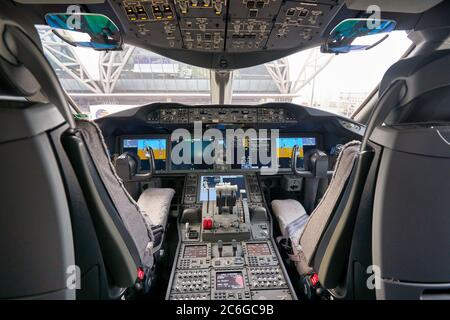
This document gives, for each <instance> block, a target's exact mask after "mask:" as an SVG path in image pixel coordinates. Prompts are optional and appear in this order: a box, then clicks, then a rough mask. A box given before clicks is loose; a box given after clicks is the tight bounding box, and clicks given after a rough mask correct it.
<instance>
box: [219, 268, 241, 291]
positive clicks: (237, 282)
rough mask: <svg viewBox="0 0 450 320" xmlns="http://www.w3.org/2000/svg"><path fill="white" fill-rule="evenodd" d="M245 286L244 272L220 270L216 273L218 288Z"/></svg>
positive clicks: (227, 288)
mask: <svg viewBox="0 0 450 320" xmlns="http://www.w3.org/2000/svg"><path fill="white" fill-rule="evenodd" d="M243 288H244V276H243V275H242V272H240V271H236V272H234V271H233V272H218V273H216V290H236V289H243Z"/></svg>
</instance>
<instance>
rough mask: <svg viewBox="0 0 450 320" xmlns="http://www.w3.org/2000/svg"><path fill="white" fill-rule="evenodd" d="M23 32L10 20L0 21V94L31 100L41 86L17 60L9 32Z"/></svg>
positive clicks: (15, 48)
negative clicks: (14, 30) (13, 30)
mask: <svg viewBox="0 0 450 320" xmlns="http://www.w3.org/2000/svg"><path fill="white" fill-rule="evenodd" d="M12 29H17V30H21V31H22V32H23V30H22V29H21V28H20V27H19V26H17V25H16V24H15V23H14V22H12V21H10V20H0V33H1V35H2V37H1V38H0V94H1V95H4V96H21V97H26V98H31V97H33V96H35V95H37V94H39V92H40V90H41V86H40V85H39V82H38V81H37V79H36V78H35V77H34V76H33V74H32V73H31V72H30V70H29V69H28V68H26V67H25V66H24V65H23V64H22V63H21V62H20V61H19V60H18V58H17V44H16V43H15V41H14V38H13V36H12V33H11V30H12Z"/></svg>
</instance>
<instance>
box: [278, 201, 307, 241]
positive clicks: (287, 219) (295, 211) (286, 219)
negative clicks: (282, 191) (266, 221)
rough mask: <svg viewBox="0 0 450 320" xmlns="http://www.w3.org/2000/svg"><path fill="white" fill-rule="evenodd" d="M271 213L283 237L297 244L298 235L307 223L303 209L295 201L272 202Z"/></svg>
mask: <svg viewBox="0 0 450 320" xmlns="http://www.w3.org/2000/svg"><path fill="white" fill-rule="evenodd" d="M272 211H273V213H274V215H275V217H276V218H277V220H278V224H279V226H280V231H281V234H282V235H283V237H285V238H290V239H291V241H292V243H298V240H299V238H300V234H301V232H302V230H303V227H304V226H305V224H306V222H307V221H308V215H307V214H306V211H305V208H303V206H302V204H301V203H300V202H298V201H297V200H293V199H286V200H273V201H272Z"/></svg>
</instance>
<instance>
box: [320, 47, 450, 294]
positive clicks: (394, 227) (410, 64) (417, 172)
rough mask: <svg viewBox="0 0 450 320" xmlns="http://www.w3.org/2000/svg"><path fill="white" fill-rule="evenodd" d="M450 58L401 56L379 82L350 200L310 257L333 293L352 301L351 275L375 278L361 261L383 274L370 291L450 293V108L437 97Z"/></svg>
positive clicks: (449, 84)
mask: <svg viewBox="0 0 450 320" xmlns="http://www.w3.org/2000/svg"><path fill="white" fill-rule="evenodd" d="M449 65H450V50H441V51H436V52H431V53H426V54H423V55H418V56H414V57H411V58H407V59H402V60H400V61H399V62H397V63H396V64H394V65H393V66H392V67H391V68H390V69H389V70H388V71H387V72H386V74H385V76H384V78H383V80H382V82H381V85H380V93H379V99H378V101H377V104H376V105H375V106H374V109H373V111H372V114H371V117H370V119H369V122H368V125H367V128H366V133H365V136H364V138H363V141H362V145H361V152H360V156H359V158H358V159H357V162H356V166H355V168H354V170H355V172H354V178H353V179H352V180H353V181H352V183H351V184H349V185H348V187H347V190H346V191H345V192H346V193H348V198H347V199H346V200H345V201H344V202H343V203H342V205H341V207H342V212H341V213H340V214H338V215H335V217H336V216H337V217H338V219H335V221H332V222H331V223H330V226H329V227H328V230H327V231H326V232H325V237H323V239H322V240H321V241H320V243H319V250H318V252H319V251H320V253H319V254H318V252H317V253H316V256H315V261H314V262H315V266H316V269H318V270H319V279H320V281H321V283H322V284H324V286H325V287H326V288H328V289H336V290H333V291H334V293H335V295H336V296H338V297H341V298H345V297H347V298H348V297H352V298H358V296H356V295H357V293H356V292H355V290H357V289H355V287H357V286H355V285H354V284H355V281H360V282H364V285H366V283H367V280H368V278H369V277H370V276H371V275H372V273H369V271H367V270H361V269H362V268H365V267H371V270H376V272H378V271H379V272H378V273H376V274H375V276H376V277H377V279H379V280H380V281H381V285H380V287H379V288H378V290H375V294H373V295H372V294H369V295H367V290H363V291H364V292H363V294H364V295H365V296H366V297H367V296H376V298H378V299H386V298H389V299H395V298H422V299H427V298H431V297H438V298H439V297H444V296H448V288H450V274H449V272H448V268H445V267H444V266H446V265H448V263H449V258H450V256H449V255H448V244H449V243H450V233H449V232H448V230H449V215H448V214H447V211H448V208H449V207H450V203H449V202H448V197H447V196H446V193H447V190H449V184H448V181H449V179H446V177H444V176H443V174H444V172H448V170H449V164H450V161H448V160H449V157H450V148H449V145H450V144H449V139H448V132H449V126H448V121H449V120H450V117H449V116H450V109H449V108H448V106H447V103H443V102H442V101H438V100H441V99H444V101H449V100H450V90H449V89H450V74H449V73H448V72H443V70H446V68H448V66H449ZM369 184H370V185H369ZM363 192H364V193H367V195H368V196H366V195H364V197H363V198H362V199H363V200H364V201H369V202H371V203H370V204H367V203H362V202H361V201H362V199H361V195H362V194H363ZM341 202H342V201H341ZM339 210H341V209H339ZM339 210H338V211H339ZM359 217H363V218H362V219H358V218H359ZM362 230H364V231H369V232H370V233H371V234H370V236H371V239H367V237H366V236H363V235H362V234H361V231H362ZM354 241H363V242H364V243H358V244H356V243H354ZM431 248H433V249H431ZM364 251H365V252H366V253H364ZM367 252H369V253H370V256H371V257H370V258H369V257H368V255H367ZM360 259H361V260H364V263H361V261H359V260H360ZM369 263H372V264H373V265H368V264H369ZM357 269H359V271H358V270H357ZM363 273H365V274H366V277H365V278H364V277H362V276H361V275H362V274H363ZM358 274H359V275H358ZM393 279H394V280H393ZM351 291H354V292H351ZM372 291H374V290H372Z"/></svg>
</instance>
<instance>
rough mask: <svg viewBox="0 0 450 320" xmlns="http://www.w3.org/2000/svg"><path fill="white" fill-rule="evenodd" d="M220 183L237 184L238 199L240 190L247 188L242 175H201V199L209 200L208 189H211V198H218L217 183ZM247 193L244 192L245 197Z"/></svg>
mask: <svg viewBox="0 0 450 320" xmlns="http://www.w3.org/2000/svg"><path fill="white" fill-rule="evenodd" d="M218 183H230V184H231V185H237V187H238V192H237V194H236V199H239V198H240V192H239V190H242V189H243V190H245V179H244V176H242V175H236V176H201V177H200V193H199V201H208V189H209V199H210V200H215V199H216V190H215V187H216V184H218ZM245 197H246V195H245V194H244V198H245Z"/></svg>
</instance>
